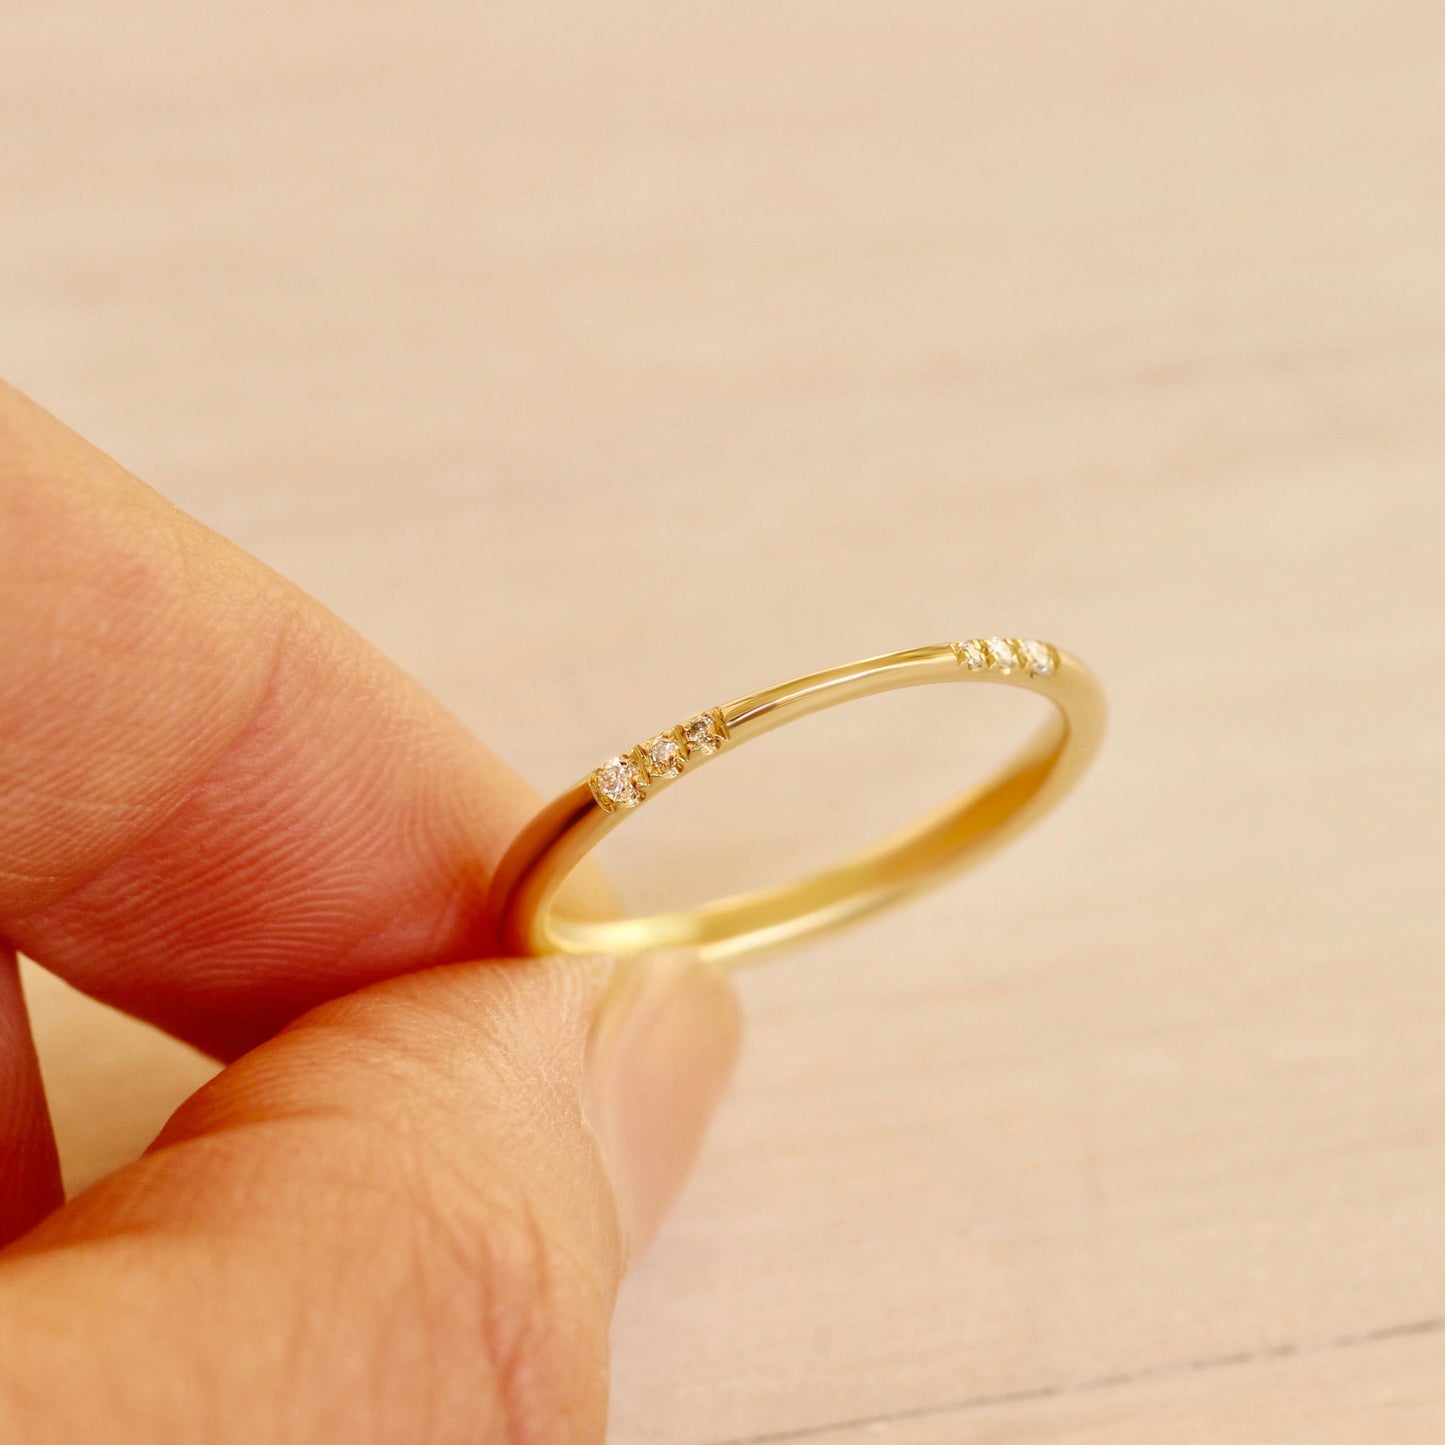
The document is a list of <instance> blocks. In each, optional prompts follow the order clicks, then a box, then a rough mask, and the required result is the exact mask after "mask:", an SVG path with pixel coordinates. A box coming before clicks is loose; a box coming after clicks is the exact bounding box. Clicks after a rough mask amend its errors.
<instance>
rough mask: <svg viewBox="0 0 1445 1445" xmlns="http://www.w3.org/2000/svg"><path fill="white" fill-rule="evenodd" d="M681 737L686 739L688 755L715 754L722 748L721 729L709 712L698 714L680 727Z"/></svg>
mask: <svg viewBox="0 0 1445 1445" xmlns="http://www.w3.org/2000/svg"><path fill="white" fill-rule="evenodd" d="M682 735H683V737H684V738H686V739H687V750H688V752H689V753H715V752H717V750H718V749H719V748H720V747H722V743H723V735H722V729H721V728H720V727H718V725H717V719H716V718H715V717H714V716H713V715H712V714H711V713H710V712H700V713H698V715H697V716H696V717H690V718H688V720H687V721H686V722H685V723H683V725H682Z"/></svg>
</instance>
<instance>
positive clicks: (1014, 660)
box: [984, 637, 1019, 672]
mask: <svg viewBox="0 0 1445 1445" xmlns="http://www.w3.org/2000/svg"><path fill="white" fill-rule="evenodd" d="M984 647H985V648H987V649H988V660H989V662H990V663H992V664H993V666H994V667H996V668H998V670H999V671H1000V672H1012V671H1013V670H1014V668H1016V667H1017V666H1018V665H1019V659H1018V653H1016V652H1015V651H1014V645H1013V643H1011V642H1010V641H1009V640H1008V638H1006V637H990V638H989V639H988V641H987V642H985V643H984Z"/></svg>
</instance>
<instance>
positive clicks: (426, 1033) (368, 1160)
mask: <svg viewBox="0 0 1445 1445" xmlns="http://www.w3.org/2000/svg"><path fill="white" fill-rule="evenodd" d="M599 1006H600V1008H599ZM738 1038H739V1017H738V1010H737V1004H736V999H735V995H734V994H733V992H732V990H731V988H730V987H729V986H728V984H727V983H726V982H725V981H724V980H723V979H722V978H721V976H720V975H718V974H717V973H715V972H714V971H713V970H711V969H709V968H707V967H706V966H705V965H703V964H701V963H700V962H698V961H696V959H686V958H678V957H676V956H669V957H665V958H654V959H651V960H629V961H628V962H627V963H625V964H621V965H613V964H611V963H610V962H609V961H607V960H603V959H597V958H548V959H541V960H533V961H529V962H506V963H501V964H496V963H476V964H454V965H451V966H448V967H445V968H439V969H433V970H430V971H428V972H425V973H418V974H411V975H408V976H406V977H403V978H398V979H393V980H390V981H388V982H386V983H382V984H379V985H376V986H374V987H372V988H369V989H366V990H363V991H362V992H360V993H356V994H352V995H349V996H347V997H345V998H341V999H337V1000H334V1001H333V1002H331V1003H328V1004H325V1005H323V1006H322V1007H320V1008H318V1009H316V1010H313V1011H312V1012H311V1013H310V1014H307V1015H306V1016H305V1017H304V1018H302V1019H301V1020H300V1021H298V1022H297V1023H296V1024H294V1025H292V1026H291V1027H290V1028H288V1029H287V1030H285V1031H284V1032H282V1033H281V1034H279V1035H278V1036H277V1037H275V1038H274V1039H272V1040H271V1041H270V1042H268V1043H266V1044H264V1045H262V1046H261V1047H260V1048H258V1049H256V1050H254V1051H253V1052H252V1053H250V1054H247V1055H246V1056H245V1057H243V1058H242V1059H240V1060H238V1061H237V1062H236V1063H234V1064H233V1065H231V1066H230V1067H229V1068H228V1069H226V1070H224V1071H223V1072H222V1073H221V1074H219V1075H218V1076H217V1077H216V1079H215V1080H213V1081H212V1082H211V1083H210V1084H209V1085H207V1086H206V1088H204V1089H202V1090H201V1091H200V1092H199V1093H198V1094H196V1095H195V1096H194V1097H193V1098H192V1099H191V1100H190V1101H188V1102H187V1104H185V1105H184V1106H183V1107H182V1108H181V1109H180V1110H179V1111H178V1112H177V1114H176V1115H175V1117H174V1118H173V1119H172V1120H171V1122H170V1123H169V1124H168V1125H167V1127H166V1129H165V1130H164V1132H163V1133H162V1135H161V1137H160V1139H159V1140H157V1142H156V1144H155V1145H154V1146H153V1148H152V1150H151V1151H150V1152H149V1153H148V1154H147V1155H146V1156H145V1157H144V1158H142V1159H140V1160H138V1161H137V1162H136V1163H135V1164H133V1165H130V1166H129V1167H127V1168H126V1169H123V1170H121V1171H120V1172H119V1173H117V1174H115V1175H112V1176H111V1177H110V1178H109V1179H106V1180H103V1181H102V1182H101V1183H99V1184H98V1185H96V1186H95V1187H94V1188H92V1189H91V1190H89V1191H87V1192H86V1193H85V1194H83V1195H81V1196H80V1197H79V1198H77V1199H76V1200H74V1201H73V1202H72V1203H71V1204H69V1205H67V1206H66V1207H65V1208H64V1209H62V1210H60V1211H59V1212H58V1213H56V1214H54V1215H52V1216H51V1217H50V1218H49V1219H48V1220H47V1221H46V1222H45V1223H44V1224H42V1225H41V1226H40V1227H39V1228H38V1229H36V1230H33V1231H32V1232H31V1233H30V1234H28V1235H26V1236H25V1237H24V1238H23V1239H22V1240H21V1241H20V1242H19V1243H18V1244H17V1245H16V1246H13V1247H12V1248H11V1249H10V1250H9V1251H7V1252H5V1253H4V1254H0V1439H24V1440H27V1441H33V1442H39V1441H51V1440H54V1441H72V1440H78V1439H96V1438H102V1437H103V1438H105V1439H107V1440H111V1441H116V1442H118V1445H119V1442H123V1441H131V1440H135V1441H141V1440H146V1441H150V1440H157V1439H189V1438H196V1437H197V1436H198V1435H204V1436H205V1437H206V1438H207V1439H208V1440H216V1441H232V1440H234V1441H248V1442H249V1441H255V1440H288V1441H297V1442H300V1441H312V1440H316V1441H321V1440H326V1441H332V1440H357V1441H361V1440H365V1441H368V1442H373V1441H374V1442H390V1441H396V1442H406V1445H416V1442H420V1441H480V1442H493V1441H495V1442H507V1445H514V1442H522V1441H525V1442H529V1445H531V1442H537V1445H541V1442H551V1441H558V1442H560V1441H566V1442H568V1445H573V1442H588V1441H601V1440H602V1439H603V1435H604V1432H605V1427H606V1404H607V1331H608V1325H609V1321H610V1318H611V1313H612V1307H613V1301H614V1298H615V1293H616V1289H617V1285H618V1281H619V1279H620V1277H621V1274H622V1271H623V1268H624V1266H625V1261H626V1258H627V1255H628V1252H629V1237H630V1238H631V1239H632V1240H633V1241H641V1240H643V1239H645V1238H646V1237H647V1236H648V1235H649V1234H650V1233H651V1231H652V1230H653V1229H654V1228H655V1227H656V1224H657V1222H658V1220H659V1219H660V1217H661V1214H662V1212H663V1211H664V1210H665V1208H666V1206H667V1204H668V1202H669V1201H670V1200H671V1197H672V1196H673V1194H674V1193H675V1192H676V1191H677V1189H678V1188H679V1187H680V1185H681V1182H682V1177H683V1175H684V1174H685V1172H686V1170H687V1168H688V1166H689V1164H690V1162H691V1159H692V1156H693V1154H694V1153H695V1151H696V1149H697V1147H698V1144H699V1143H700V1140H701V1137H702V1133H703V1130H704V1128H705V1127H706V1123H707V1120H708V1118H709V1116H710V1115H711V1112H712V1109H713V1107H714V1105H715V1103H716V1101H717V1099H718V1097H719V1095H720V1093H721V1090H722V1087H723V1084H724V1082H725V1079H726V1077H727V1074H728V1073H729V1071H730V1069H731V1066H732V1062H733V1059H734V1057H735V1054H736V1050H737V1045H738ZM589 1112H590V1113H591V1115H592V1116H594V1117H595V1118H596V1119H597V1126H596V1128H595V1129H594V1127H593V1126H592V1123H591V1122H590V1120H589Z"/></svg>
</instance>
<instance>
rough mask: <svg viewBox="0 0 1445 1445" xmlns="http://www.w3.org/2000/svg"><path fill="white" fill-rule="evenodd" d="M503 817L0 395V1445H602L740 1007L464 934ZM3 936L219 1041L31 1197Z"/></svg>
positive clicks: (417, 712)
mask: <svg viewBox="0 0 1445 1445" xmlns="http://www.w3.org/2000/svg"><path fill="white" fill-rule="evenodd" d="M534 804H535V799H534V798H533V797H532V795H531V794H530V793H529V791H528V789H527V788H526V787H525V786H524V785H523V784H522V783H521V782H520V781H519V780H518V779H517V778H516V777H515V776H513V775H512V774H511V773H510V772H509V771H508V770H507V769H506V768H505V767H504V766H503V765H502V764H501V763H500V762H499V761H498V760H497V759H496V758H495V757H493V756H492V755H491V754H490V753H489V752H487V751H486V750H485V749H484V748H483V747H482V746H481V745H480V744H478V743H477V742H476V741H475V740H473V739H472V738H471V737H470V736H469V735H468V734H467V733H466V732H465V731H464V730H463V729H462V728H461V727H460V725H459V724H457V723H456V722H455V721H454V720H453V719H451V718H450V717H449V716H448V715H447V714H446V713H445V712H444V711H443V710H442V709H441V708H440V707H439V706H438V705H437V704H436V703H435V702H433V701H432V700H431V699H430V698H429V697H427V695H426V694H425V693H424V692H423V691H422V690H421V689H420V688H419V687H418V686H417V685H416V684H415V683H414V682H413V681H411V680H410V679H409V678H407V677H406V676H405V675H404V674H403V673H401V672H400V671H399V670H398V669H396V668H395V667H393V666H392V665H390V664H389V663H387V662H386V661H385V660H384V659H383V658H381V657H380V656H379V655H378V654H377V653H376V652H375V651H374V650H373V649H371V648H370V647H368V646H367V645H366V644H365V643H364V642H363V641H362V640H361V639H360V638H358V637H357V636H356V635H355V634H354V633H352V632H351V631H350V630H349V629H347V628H346V627H345V626H344V625H343V624H342V623H341V622H340V621H338V620H337V619H336V618H335V617H334V616H332V615H331V614H330V613H328V612H327V611H326V610H325V609H324V608H323V607H321V606H320V605H319V604H317V603H315V602H313V601H312V600H310V599H309V598H307V597H305V596H304V595H302V594H301V593H300V592H299V591H297V589H295V588H294V587H292V586H290V585H289V584H288V583H286V582H284V581H283V580H282V579H281V578H279V577H277V576H276V575H275V574H274V573H272V572H270V571H268V570H267V569H266V568H265V567H263V566H262V565H261V564H260V563H258V562H256V561H255V560H254V559H252V558H250V557H248V556H246V555H245V554H244V553H242V552H241V551H239V550H238V549H237V548H235V547H233V546H231V545H230V544H229V543H227V542H225V541H223V540H222V539H221V538H219V537H217V536H216V535H215V534H214V533H211V532H209V531H208V530H207V529H205V528H204V527H202V526H201V525H199V524H198V523H196V522H195V521H193V520H192V519H190V518H188V517H186V516H184V515H183V514H182V513H180V512H179V511H177V510H176V509H175V508H174V507H172V506H171V505H170V504H169V503H167V502H165V501H164V500H163V499H162V498H160V497H159V496H157V495H156V494H155V493H154V492H152V491H150V490H149V489H148V488H146V487H145V486H143V485H142V484H141V483H140V482H138V481H136V480H135V479H134V478H133V477H130V476H129V475H128V474H126V473H125V472H124V471H123V470H122V469H121V468H120V467H119V466H117V465H116V464H115V463H114V462H112V461H111V460H109V459H108V458H107V457H104V456H103V455H101V454H100V453H98V452H97V451H95V450H94V449H92V448H91V447H89V446H87V445H86V444H85V443H84V442H82V441H81V440H80V439H79V438H77V437H76V436H74V435H73V434H72V433H70V432H68V431H66V430H65V429H64V428H63V427H61V426H60V425H59V424H58V423H57V422H55V421H54V420H53V419H52V418H50V417H48V416H46V415H45V414H44V413H43V412H41V411H40V410H39V409H38V408H36V407H35V406H34V405H33V404H31V403H29V402H27V401H26V400H25V399H24V398H22V397H20V396H19V395H17V394H16V393H14V392H13V391H9V390H7V389H4V388H0V1244H3V1243H4V1242H6V1241H8V1240H14V1241H15V1242H14V1243H13V1244H11V1245H10V1247H9V1248H8V1249H6V1250H4V1252H3V1253H0V1440H5V1441H15V1442H27V1445H29V1442H46V1441H57V1442H60V1441H63V1442H66V1445H73V1442H77V1441H99V1440H104V1441H106V1442H108V1445H109V1442H115V1445H120V1442H128V1441H147V1442H153V1441H170V1440H176V1441H181V1440H187V1441H189V1440H199V1439H204V1440H206V1441H213V1442H229V1441H233V1440H234V1441H246V1442H261V1441H267V1442H270V1441H277V1442H279V1441H287V1442H304V1441H325V1442H328V1445H330V1442H343V1441H344V1442H347V1445H353V1442H362V1441H366V1442H389V1441H397V1442H406V1445H419V1442H430V1441H477V1442H493V1441H495V1442H503V1441H505V1442H509V1445H511V1442H522V1441H526V1442H543V1441H548V1442H552V1441H565V1442H569V1445H571V1442H586V1441H596V1440H601V1439H602V1437H603V1434H604V1431H605V1417H606V1393H607V1329H608V1321H609V1318H610V1315H611V1310H612V1305H613V1300H614V1296H615V1291H616V1288H617V1284H618V1281H619V1279H620V1277H621V1274H622V1272H623V1269H624V1266H625V1263H626V1260H627V1258H628V1256H629V1253H635V1252H636V1250H637V1249H638V1248H640V1247H641V1246H642V1245H643V1244H645V1243H646V1241H647V1240H648V1238H649V1237H650V1236H651V1234H652V1232H653V1231H654V1230H655V1229H656V1227H657V1224H658V1222H659V1220H660V1218H661V1216H662V1214H663V1213H664V1211H665V1210H666V1208H667V1206H668V1205H669V1203H670V1202H671V1199H672V1198H673V1196H674V1195H675V1193H676V1191H677V1189H678V1188H679V1187H680V1185H681V1183H682V1179H683V1177H684V1175H685V1173H686V1171H687V1169H688V1167H689V1166H690V1164H691V1161H692V1158H693V1156H694V1154H695V1152H696V1149H697V1147H698V1144H699V1142H700V1140H701V1136H702V1133H703V1130H704V1129H705V1127H706V1123H707V1121H708V1119H709V1117H710V1115H711V1113H712V1110H713V1108H714V1106H715V1104H716V1102H717V1099H718V1097H719V1095H720V1093H721V1091H722V1088H723V1086H724V1083H725V1081H726V1078H727V1076H728V1073H729V1072H730V1069H731V1067H732V1063H733V1060H734V1057H735V1055H736V1051H737V1046H738V1039H739V1028H740V1025H739V1017H738V1010H737V1004H736V999H735V996H734V994H733V992H732V990H731V988H730V987H729V986H728V985H727V983H726V982H725V981H724V980H723V979H722V978H721V977H720V976H718V975H717V974H716V973H714V972H713V971H712V970H710V969H708V968H706V967H705V966H703V965H702V964H700V963H698V962H697V961H696V960H695V959H691V958H686V957H678V956H669V957H658V958H654V959H651V960H646V961H640V962H635V963H634V962H629V963H628V964H627V965H626V966H625V967H622V968H618V967H615V966H614V965H613V964H611V963H610V962H609V961H608V960H605V959H598V958H583V959H560V958H551V959H541V960H532V961H527V962H521V961H497V960H492V961H483V962H476V961H471V960H478V959H481V960H486V959H487V958H488V955H489V953H490V952H491V931H490V929H491V920H489V919H488V918H487V917H486V914H485V908H484V898H485V890H486V885H487V881H488V878H489V876H490V873H491V870H492V867H493V865H494V864H495V862H496V861H497V858H498V856H499V854H500V852H501V850H502V848H503V847H504V846H505V844H506V842H507V841H508V839H509V838H510V836H511V835H512V834H513V833H514V832H515V830H516V828H517V827H518V826H519V825H520V824H521V823H522V822H523V821H524V820H525V818H526V817H527V816H528V815H529V812H530V810H531V808H532V807H533V806H534ZM9 945H14V947H16V948H19V949H20V950H22V951H24V952H25V953H26V954H27V955H29V956H30V957H32V958H34V959H36V960H37V961H38V962H39V963H41V964H43V965H44V966H45V967H47V968H49V969H51V970H53V971H54V972H55V973H57V974H59V975H61V976H62V977H64V978H66V979H68V980H69V981H70V982H71V983H72V984H74V985H75V986H77V987H78V988H81V989H83V990H84V991H85V992H87V993H90V994H92V995H94V996H95V997H97V998H100V999H103V1000H105V1001H106V1002H108V1003H111V1004H113V1005H115V1006H116V1007H118V1008H121V1009H124V1010H126V1011H127V1012H129V1013H132V1014H135V1015H137V1016H138V1017H141V1018H144V1019H148V1020H150V1021H151V1022H153V1023H155V1024H157V1025H159V1026H160V1027H162V1028H164V1029H167V1030H169V1031H170V1032H171V1033H173V1034H175V1035H177V1036H178V1037H180V1038H183V1039H186V1040H188V1041H190V1042H191V1043H193V1044H196V1045H198V1046H199V1047H201V1048H204V1049H207V1050H209V1051H210V1052H212V1053H213V1054H215V1055H217V1056H218V1057H220V1058H223V1059H229V1060H234V1062H232V1063H230V1064H229V1066H228V1067H227V1068H225V1069H224V1070H223V1071H222V1072H221V1073H220V1074H219V1075H218V1076H217V1077H216V1078H215V1079H214V1080H213V1081H212V1082H211V1083H210V1084H208V1085H207V1086H206V1087H205V1088H203V1089H202V1090H201V1091H200V1092H199V1093H197V1094H196V1095H195V1096H194V1097H192V1098H191V1099H190V1100H189V1101H187V1103H186V1104H185V1105H183V1106H182V1108H181V1109H180V1110H179V1111H178V1112H177V1113H176V1115H175V1116H174V1117H173V1118H172V1119H171V1121H170V1122H169V1124H168V1125H167V1126H166V1128H165V1130H164V1131H163V1133H162V1135H161V1137H160V1138H159V1139H158V1140H157V1142H156V1143H155V1145H153V1146H152V1148H151V1150H150V1151H148V1152H147V1154H146V1155H145V1156H144V1157H143V1158H142V1159H140V1160H139V1161H137V1162H136V1163H134V1164H131V1165H129V1166H128V1167H126V1168H124V1169H122V1170H120V1171H119V1172H118V1173H116V1174H114V1175H112V1176H110V1177H109V1178H107V1179H105V1180H102V1181H101V1182H100V1183H98V1184H96V1185H95V1186H94V1187H92V1188H91V1189H89V1190H87V1191H86V1192H85V1193H84V1194H82V1195H80V1196H79V1197H78V1198H77V1199H75V1200H73V1201H71V1202H70V1203H68V1204H64V1205H63V1206H62V1205H61V1195H60V1183H59V1172H58V1167H57V1163H56V1156H55V1146H54V1142H53V1139H52V1137H51V1133H50V1126H49V1121H48V1117H47V1114H46V1110H45V1103H44V1097H43V1093H42V1091H41V1086H40V1081H39V1074H38V1070H37V1067H36V1061H35V1053H34V1047H33V1044H32V1042H31V1040H30V1036H29V1032H28V1027H27V1024H26V1020H25V1015H24V1008H23V1003H22V1001H21V997H20V993H19V986H18V980H17V977H16V972H15V959H14V955H13V951H12V949H11V947H10V946H9ZM436 964H444V965H446V966H444V967H430V966H429V965H436ZM418 970H420V971H418ZM248 1051H249V1052H248Z"/></svg>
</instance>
